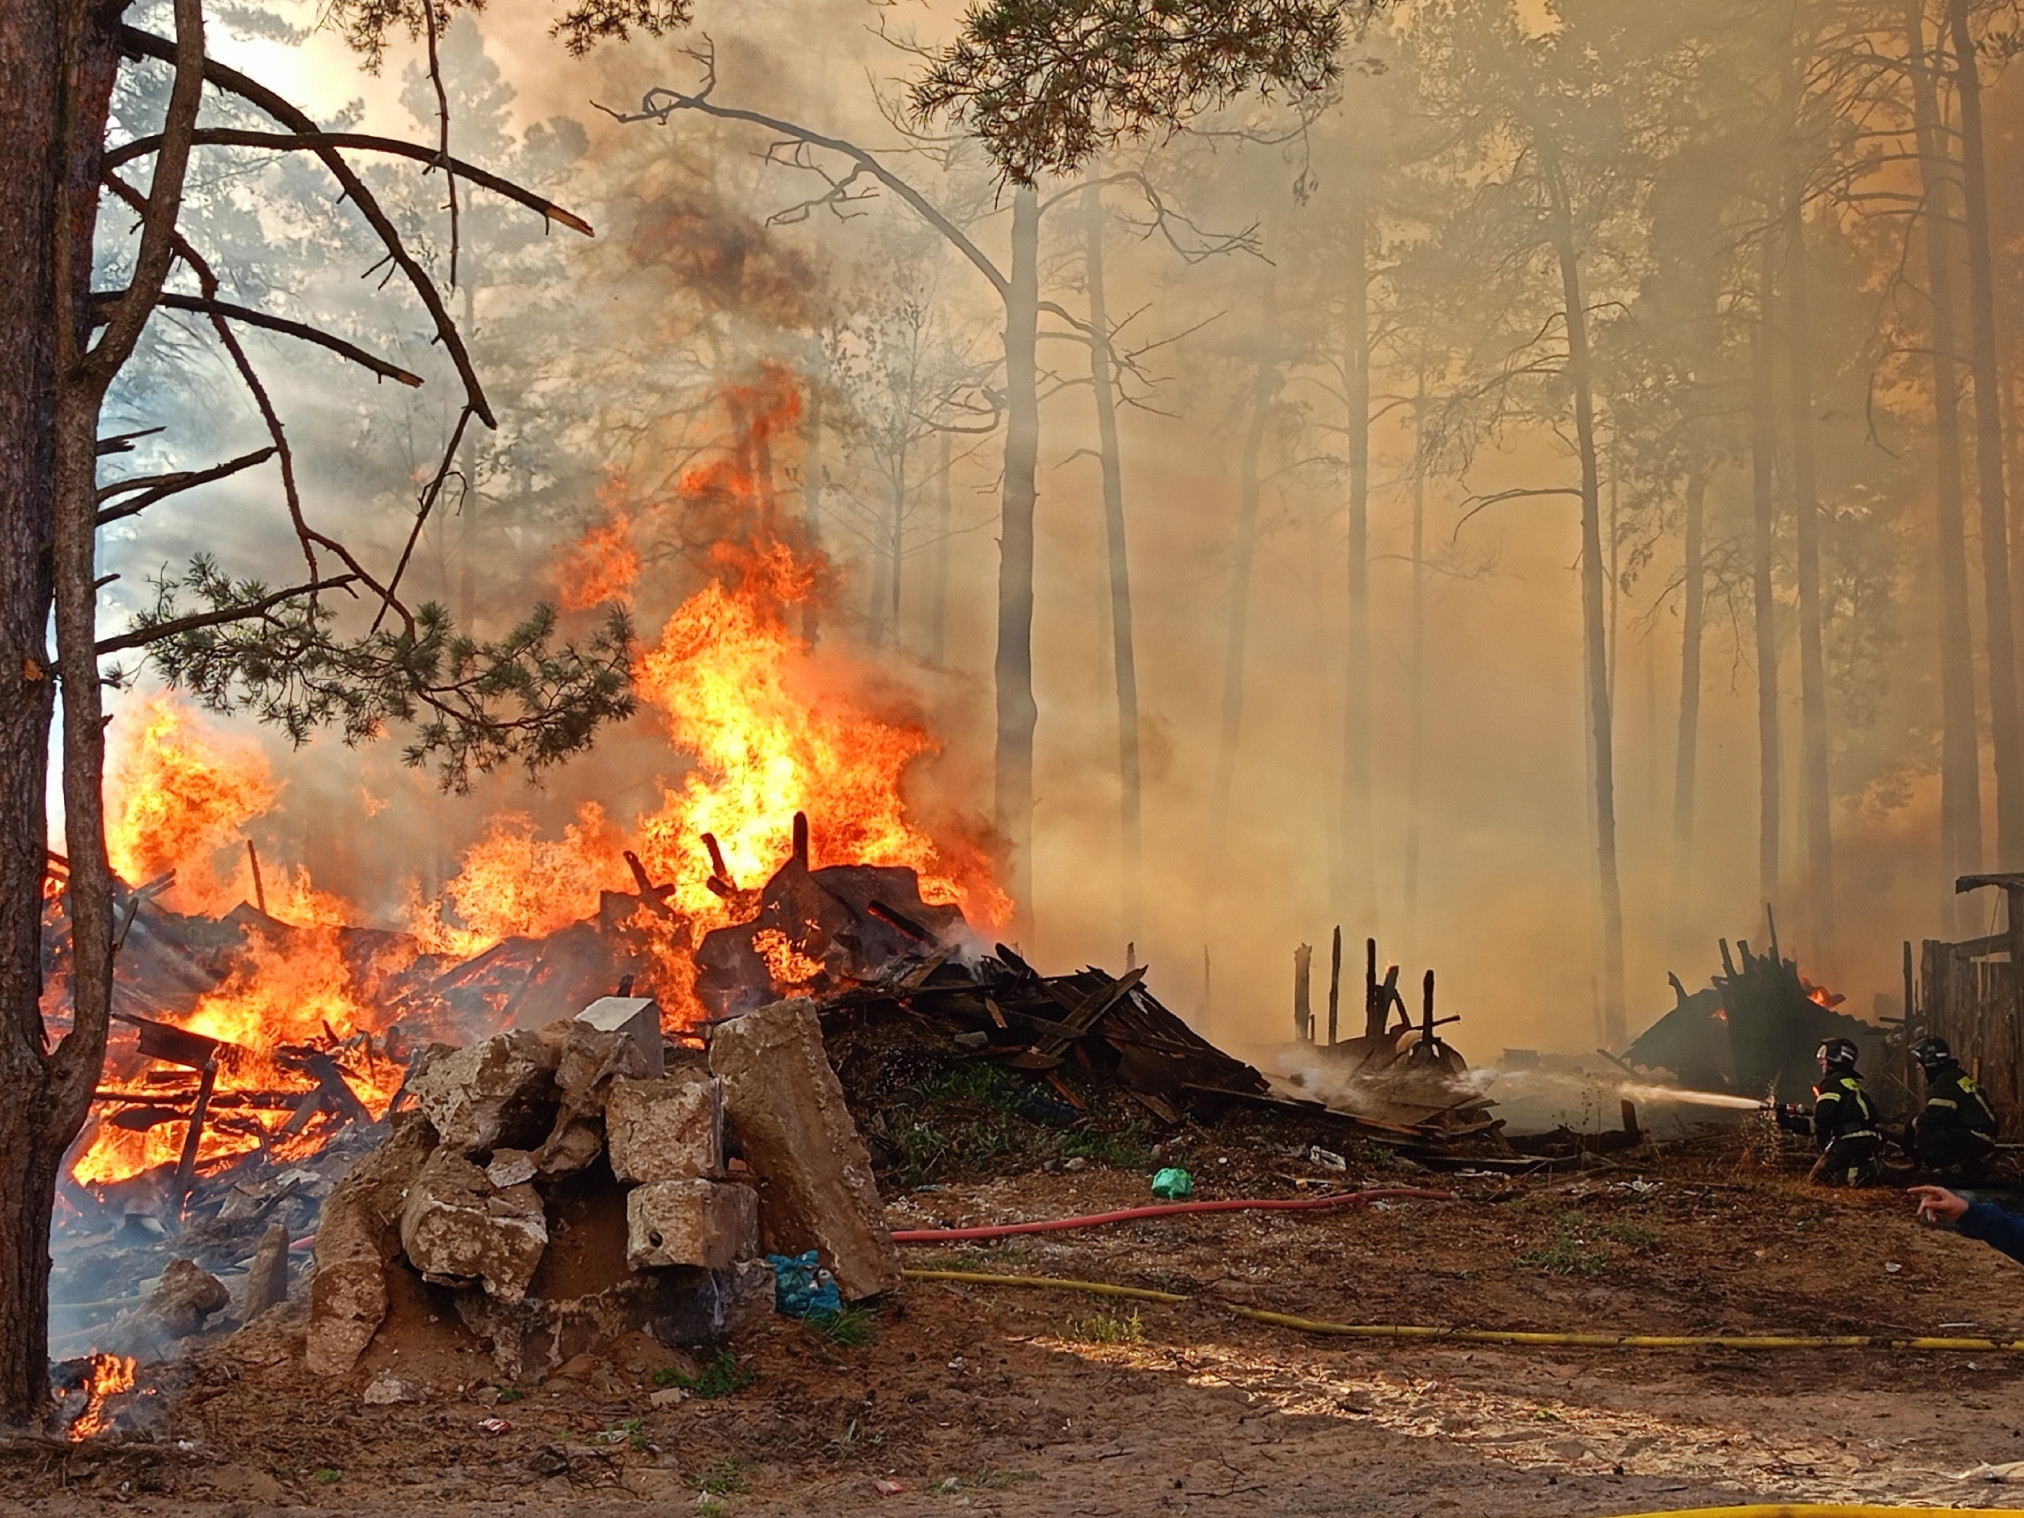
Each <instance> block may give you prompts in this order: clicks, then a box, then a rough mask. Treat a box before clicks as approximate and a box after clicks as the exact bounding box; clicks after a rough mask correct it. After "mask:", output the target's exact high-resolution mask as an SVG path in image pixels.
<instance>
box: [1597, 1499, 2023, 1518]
mask: <svg viewBox="0 0 2024 1518" xmlns="http://www.w3.org/2000/svg"><path fill="white" fill-rule="evenodd" d="M1964 1513H1972V1514H1974V1515H1975V1518H2019V1515H2020V1513H2024V1509H2020V1508H2014V1507H1971V1508H1959V1507H1883V1506H1880V1505H1879V1504H1876V1503H1872V1502H1750V1503H1740V1504H1738V1505H1737V1506H1735V1507H1682V1508H1673V1509H1671V1510H1669V1511H1667V1512H1663V1513H1618V1514H1615V1515H1613V1518H1939V1515H1941V1514H1945V1515H1947V1518H1961V1515H1962V1514H1964Z"/></svg>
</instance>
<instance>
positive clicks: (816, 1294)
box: [766, 1249, 843, 1318]
mask: <svg viewBox="0 0 2024 1518" xmlns="http://www.w3.org/2000/svg"><path fill="white" fill-rule="evenodd" d="M766 1263H767V1264H768V1265H771V1266H772V1267H773V1310H774V1311H775V1312H777V1313H784V1314H785V1315H786V1316H788V1317H790V1318H821V1317H827V1316H828V1315H830V1314H832V1313H839V1312H842V1311H843V1296H842V1294H841V1293H840V1292H838V1291H837V1289H836V1277H834V1276H832V1275H831V1274H830V1273H829V1272H828V1271H826V1270H824V1269H823V1268H822V1258H821V1256H820V1255H818V1254H817V1253H816V1252H815V1251H814V1250H812V1249H811V1250H809V1251H808V1253H807V1254H769V1255H768V1256H766Z"/></svg>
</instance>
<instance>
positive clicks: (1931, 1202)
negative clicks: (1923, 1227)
mask: <svg viewBox="0 0 2024 1518" xmlns="http://www.w3.org/2000/svg"><path fill="white" fill-rule="evenodd" d="M1905 1194H1906V1195H1907V1196H1911V1197H1916V1198H1917V1199H1918V1204H1919V1221H1920V1222H1921V1223H1958V1222H1959V1221H1960V1220H1961V1217H1962V1215H1963V1214H1964V1213H1966V1212H1967V1210H1968V1204H1967V1202H1966V1201H1964V1200H1963V1199H1962V1198H1960V1197H1957V1196H1955V1195H1954V1194H1953V1192H1951V1191H1949V1190H1947V1188H1946V1187H1944V1186H1913V1187H1911V1188H1909V1189H1908V1190H1907V1191H1906V1193H1905Z"/></svg>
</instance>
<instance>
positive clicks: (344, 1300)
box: [304, 1112, 436, 1376]
mask: <svg viewBox="0 0 2024 1518" xmlns="http://www.w3.org/2000/svg"><path fill="white" fill-rule="evenodd" d="M435 1147H436V1130H435V1128H434V1126H433V1125H432V1124H431V1123H430V1122H429V1120H428V1119H427V1118H426V1117H424V1116H423V1115H422V1114H421V1113H419V1112H409V1113H402V1114H400V1115H398V1116H396V1117H395V1118H394V1120H393V1132H392V1133H391V1134H390V1135H389V1136H388V1138H387V1141H386V1142H385V1143H384V1144H382V1145H381V1146H380V1147H379V1148H378V1149H375V1150H374V1151H373V1152H372V1153H370V1154H368V1155H366V1156H365V1158H363V1159H362V1160H360V1161H359V1162H358V1164H356V1165H354V1166H353V1167H352V1168H351V1170H350V1171H349V1172H348V1173H347V1174H346V1175H345V1177H344V1179H343V1180H341V1181H340V1182H338V1184H337V1189H336V1190H334V1191H332V1192H331V1194H330V1198H329V1200H328V1201H326V1202H325V1203H324V1204H323V1217H322V1220H321V1221H320V1222H319V1223H318V1225H317V1230H316V1256H315V1258H316V1275H315V1277H314V1279H312V1280H311V1282H310V1286H309V1333H308V1342H307V1345H306V1347H305V1350H304V1363H305V1364H306V1365H307V1366H308V1368H309V1370H310V1372H311V1373H312V1374H315V1375H319V1376H341V1375H344V1374H345V1373H346V1372H348V1371H349V1370H350V1369H351V1368H352V1366H354V1365H356V1364H357V1363H358V1357H359V1356H360V1355H361V1354H362V1353H364V1351H365V1347H366V1345H367V1344H369V1343H371V1342H372V1336H373V1335H374V1334H375V1333H376V1332H378V1330H379V1326H380V1324H381V1323H382V1322H383V1321H384V1320H385V1318H386V1315H387V1307H388V1301H389V1299H388V1296H387V1281H386V1272H387V1267H388V1265H389V1264H390V1262H391V1261H392V1260H393V1259H394V1257H395V1256H396V1255H397V1254H398V1253H399V1250H400V1233H399V1222H400V1216H401V1211H402V1209H403V1208H404V1207H405V1206H406V1203H407V1193H408V1188H409V1187H410V1186H411V1185H412V1184H413V1182H414V1180H415V1178H416V1177H417V1176H418V1175H420V1174H421V1170H422V1165H423V1163H424V1162H425V1161H426V1160H427V1159H428V1157H429V1155H430V1153H431V1152H432V1151H433V1150H434V1149H435Z"/></svg>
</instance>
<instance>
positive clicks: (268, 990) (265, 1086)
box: [71, 898, 414, 1185]
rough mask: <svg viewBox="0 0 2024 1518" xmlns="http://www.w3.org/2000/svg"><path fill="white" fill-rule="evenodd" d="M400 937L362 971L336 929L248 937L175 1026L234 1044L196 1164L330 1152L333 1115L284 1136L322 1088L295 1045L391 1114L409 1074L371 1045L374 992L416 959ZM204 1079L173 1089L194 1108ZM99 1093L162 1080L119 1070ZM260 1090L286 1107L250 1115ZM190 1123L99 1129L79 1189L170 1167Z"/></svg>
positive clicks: (140, 1088)
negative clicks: (303, 1101)
mask: <svg viewBox="0 0 2024 1518" xmlns="http://www.w3.org/2000/svg"><path fill="white" fill-rule="evenodd" d="M326 899H327V898H326ZM394 942H395V945H396V946H395V947H392V948H389V949H388V950H387V951H386V952H385V953H384V954H383V955H382V957H381V958H379V959H377V960H375V961H373V962H371V963H369V964H367V965H366V966H364V967H363V970H362V972H360V973H354V970H353V966H352V964H351V962H350V961H349V960H347V958H346V956H345V952H344V944H343V936H342V934H341V933H340V932H339V930H338V929H336V928H333V927H313V928H310V929H308V930H306V931H301V932H296V933H291V934H288V935H286V936H285V938H284V937H281V936H275V937H271V938H270V937H268V936H266V935H265V934H260V933H255V934H253V935H251V936H250V938H249V939H248V952H247V954H246V956H245V957H244V958H242V959H241V960H240V962H239V963H238V965H237V966H236V967H235V968H234V969H233V971H232V973H231V974H230V975H229V976H228V977H227V978H226V980H225V983H224V984H223V985H221V986H220V987H219V988H218V989H217V990H216V991H214V992H211V993H210V994H209V995H207V996H204V997H202V998H200V999H199V1000H198V1002H197V1005H196V1007H195V1009H194V1010H193V1011H192V1012H190V1014H189V1015H188V1016H186V1017H182V1018H178V1019H176V1022H177V1025H178V1026H179V1027H182V1028H185V1029H187V1030H188V1031H190V1032H192V1033H200V1034H203V1035H204V1036H205V1037H207V1038H215V1039H221V1040H223V1041H224V1042H225V1043H226V1044H227V1045H229V1046H231V1047H229V1048H228V1049H226V1050H224V1051H221V1057H220V1059H219V1061H218V1071H217V1076H216V1082H215V1090H214V1093H213V1098H212V1102H213V1106H212V1111H211V1114H210V1120H209V1121H207V1123H206V1124H205V1127H204V1131H203V1136H202V1138H201V1139H200V1141H199V1143H198V1146H197V1162H198V1164H199V1166H200V1167H201V1166H206V1165H211V1164H215V1163H217V1162H219V1161H223V1160H229V1159H231V1158H233V1157H235V1156H237V1155H241V1154H245V1153H247V1152H248V1151H250V1150H253V1149H257V1148H260V1147H262V1146H263V1145H264V1146H266V1147H267V1148H268V1149H269V1150H270V1151H271V1152H272V1153H273V1154H274V1155H275V1156H276V1157H277V1158H279V1159H293V1158H297V1157H300V1156H304V1155H309V1154H313V1153H315V1152H316V1150H318V1149H319V1148H321V1147H322V1145H323V1142H324V1139H325V1138H326V1137H327V1135H328V1132H329V1129H330V1127H331V1124H332V1122H333V1121H334V1118H332V1117H330V1116H329V1115H326V1117H325V1118H324V1119H323V1120H321V1121H311V1122H308V1123H307V1124H305V1125H303V1126H301V1127H300V1128H298V1129H297V1131H296V1132H295V1133H293V1134H289V1133H286V1132H284V1131H280V1130H283V1128H284V1125H286V1124H288V1120H289V1118H290V1116H291V1113H290V1110H289V1107H290V1106H291V1105H292V1104H293V1101H294V1099H295V1098H297V1097H298V1096H299V1097H308V1096H309V1095H311V1094H312V1093H313V1092H315V1091H317V1090H318V1082H317V1081H316V1079H315V1077H314V1076H313V1075H312V1074H310V1073H309V1072H308V1071H307V1069H306V1068H305V1067H304V1066H303V1064H302V1063H301V1055H300V1054H294V1053H291V1052H289V1051H311V1052H313V1053H315V1054H317V1055H321V1056H324V1057H326V1058H328V1059H329V1060H330V1061H331V1062H332V1063H333V1064H334V1065H335V1067H336V1071H337V1074H338V1077H339V1079H341V1080H342V1081H343V1083H344V1084H345V1085H346V1086H347V1087H349V1088H350V1090H351V1092H352V1094H353V1095H354V1096H356V1097H357V1098H358V1101H359V1103H360V1105H361V1106H363V1107H364V1108H365V1109H366V1111H367V1112H368V1113H370V1114H371V1115H372V1116H373V1117H374V1118H378V1117H381V1116H383V1115H384V1114H385V1112H386V1109H387V1106H388V1105H389V1104H390V1103H391V1102H392V1101H393V1098H394V1093H395V1092H396V1091H398V1090H399V1089H400V1084H401V1079H402V1076H403V1073H404V1072H403V1067H402V1066H401V1065H400V1064H398V1063H397V1062H395V1061H394V1060H391V1059H389V1058H386V1057H385V1056H384V1055H383V1054H381V1053H380V1052H379V1051H378V1050H377V1049H376V1048H375V1047H374V1041H373V1036H374V1034H375V1033H376V1032H377V1031H378V1030H379V1029H380V1028H381V1027H382V1026H383V1025H384V1022H385V1016H384V1014H383V1013H381V1012H380V1011H379V1009H378V1004H377V1001H376V998H375V995H374V991H375V988H376V987H377V985H378V984H379V983H380V982H381V981H382V980H384V979H385V978H386V977H387V976H389V975H391V974H394V973H396V972H398V971H399V970H401V969H404V968H406V966H407V965H408V964H409V963H412V961H413V958H414V951H413V950H412V949H407V950H403V949H402V948H400V947H399V946H398V940H396V941H394ZM196 1081H197V1077H196V1074H195V1072H191V1073H190V1076H189V1078H188V1080H187V1082H186V1083H185V1087H186V1089H184V1090H177V1091H176V1094H177V1095H179V1096H184V1097H186V1098H187V1101H188V1102H192V1103H193V1102H194V1100H195V1092H196ZM101 1089H104V1090H107V1091H110V1092H114V1093H119V1094H124V1095H129V1096H134V1097H139V1096H153V1097H156V1098H159V1097H160V1096H161V1095H163V1094H164V1090H163V1088H162V1087H161V1086H159V1085H152V1084H148V1083H145V1082H139V1083H135V1082H122V1081H121V1080H119V1079H117V1078H114V1077H111V1076H108V1077H107V1079H105V1080H104V1081H102V1082H101ZM171 1089H174V1088H171ZM253 1093H259V1094H263V1095H265V1096H266V1097H267V1099H268V1100H270V1101H271V1100H280V1101H282V1102H283V1103H284V1105H283V1106H282V1107H281V1108H280V1109H279V1110H277V1109H275V1108H273V1107H267V1108H263V1109H260V1112H261V1117H260V1118H256V1117H252V1116H249V1115H248V1113H247V1111H246V1109H244V1108H242V1107H240V1106H237V1105H235V1104H234V1101H233V1099H234V1098H236V1097H241V1096H245V1095H248V1094H253ZM117 1099H118V1098H117V1096H114V1097H113V1100H114V1101H117ZM184 1110H185V1111H187V1110H188V1107H187V1105H186V1106H185V1108H184ZM262 1118H264V1119H265V1120H264V1121H263V1120H261V1119H262ZM188 1129H189V1124H188V1122H187V1121H186V1120H185V1121H172V1122H163V1123H157V1124H155V1125H154V1126H152V1127H149V1128H144V1129H140V1130H132V1129H127V1128H121V1127H116V1126H114V1125H112V1124H103V1125H101V1126H100V1127H99V1129H98V1130H97V1132H96V1133H95V1134H94V1135H93V1136H92V1138H91V1140H90V1142H89V1143H88V1144H87V1145H86V1146H85V1148H84V1149H83V1151H82V1152H81V1153H80V1154H79V1155H78V1157H77V1159H76V1161H75V1162H74V1163H73V1164H72V1166H71V1174H72V1176H73V1177H74V1178H75V1179H76V1180H77V1181H78V1182H79V1183H81V1184H84V1185H94V1184H102V1183H105V1182H108V1181H118V1180H124V1179H126V1178H127V1177H128V1176H132V1175H138V1174H139V1173H140V1172H141V1171H143V1170H148V1169H151V1168H153V1167H154V1166H157V1165H172V1164H174V1163H175V1162H176V1161H177V1160H178V1159H179V1158H180V1157H181V1155H182V1151H183V1139H184V1135H185V1134H186V1133H187V1132H188Z"/></svg>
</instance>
